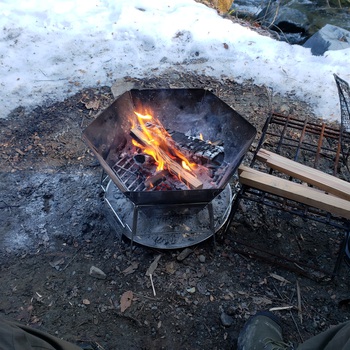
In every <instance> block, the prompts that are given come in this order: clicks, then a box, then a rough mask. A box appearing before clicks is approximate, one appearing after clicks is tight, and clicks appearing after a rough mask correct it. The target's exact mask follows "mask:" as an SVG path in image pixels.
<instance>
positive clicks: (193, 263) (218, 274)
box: [0, 71, 350, 350]
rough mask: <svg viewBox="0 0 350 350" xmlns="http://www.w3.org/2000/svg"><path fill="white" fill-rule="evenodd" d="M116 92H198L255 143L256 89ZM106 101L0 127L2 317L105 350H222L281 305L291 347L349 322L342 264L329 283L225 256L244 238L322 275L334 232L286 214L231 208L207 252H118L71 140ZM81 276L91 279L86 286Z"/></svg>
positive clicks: (71, 102) (88, 93) (119, 244)
mask: <svg viewBox="0 0 350 350" xmlns="http://www.w3.org/2000/svg"><path fill="white" fill-rule="evenodd" d="M126 83H128V84H132V85H134V86H135V87H136V88H139V87H140V88H142V87H147V88H160V87H163V88H164V87H171V88H175V87H199V88H201V87H202V88H207V89H210V90H211V91H213V92H214V93H215V94H216V95H217V96H218V97H220V98H221V99H222V100H224V101H225V102H226V103H228V104H229V105H230V106H231V107H232V108H234V109H235V110H236V111H237V112H239V113H240V114H241V115H242V116H244V117H245V118H246V119H247V120H249V121H250V122H251V123H252V124H253V125H254V126H256V127H257V129H258V135H257V139H258V138H259V136H260V131H261V128H262V125H263V123H264V122H265V119H266V117H267V115H268V111H269V108H270V104H269V98H268V92H267V90H266V89H265V88H260V87H257V86H254V85H252V84H245V85H240V84H237V83H235V82H233V81H230V80H228V79H226V80H225V79H224V80H223V81H222V82H219V81H217V80H215V79H212V78H209V77H205V76H199V75H195V74H183V73H181V72H175V71H173V72H168V73H167V74H164V75H162V77H161V78H159V77H157V78H154V79H148V80H137V79H125V81H124V82H120V86H123V84H126ZM112 100H113V96H112V93H111V91H110V89H109V88H107V87H104V88H100V89H85V90H82V91H81V92H80V93H78V94H76V95H75V96H73V97H71V98H68V99H66V100H65V101H62V102H59V103H55V104H53V105H48V106H38V107H37V108H35V109H34V110H25V109H23V108H21V107H18V108H16V109H15V110H14V111H13V113H12V114H11V116H10V117H9V118H8V119H2V120H0V135H1V136H0V159H1V162H0V171H1V182H0V187H1V198H0V220H1V223H2V225H1V228H0V250H1V257H0V259H1V294H0V308H1V314H2V315H3V316H5V317H9V318H12V319H15V320H18V321H20V322H23V323H24V324H27V325H31V326H33V327H36V328H39V329H41V330H45V331H48V332H50V333H51V334H55V335H57V336H58V337H61V338H64V339H66V340H69V341H72V342H77V341H85V342H91V344H92V345H93V346H94V347H95V349H105V350H107V349H109V350H114V349H144V350H146V349H191V350H194V349H201V350H203V349H204V350H205V349H208V350H209V349H210V350H214V349H235V348H236V341H237V337H238V334H239V331H240V330H241V328H242V327H243V325H244V323H245V321H246V320H247V319H248V318H249V316H250V315H253V314H254V313H255V312H256V311H258V310H266V309H270V308H282V307H286V308H285V309H282V310H279V311H275V313H276V314H277V315H278V316H279V317H280V318H281V320H282V323H283V328H284V331H285V336H286V338H287V339H289V340H291V341H293V342H296V343H299V342H301V341H303V340H306V339H307V338H309V337H311V336H312V335H314V334H316V333H318V332H320V331H322V330H325V329H327V328H328V327H330V326H332V325H335V324H338V323H339V322H343V321H346V320H348V319H349V316H350V313H349V312H350V295H349V282H348V276H349V269H348V267H347V266H346V264H345V263H343V264H342V265H341V269H340V273H339V276H338V277H337V278H336V279H335V280H330V279H329V278H328V277H327V275H324V274H322V273H321V272H319V271H311V272H310V273H309V274H308V275H307V276H305V275H303V274H300V273H298V272H296V271H293V269H289V268H286V267H285V266H284V264H283V261H282V262H281V263H279V262H275V263H269V262H267V261H265V260H263V259H258V258H257V257H256V256H255V255H254V254H243V253H241V252H238V250H237V245H236V243H235V239H237V238H244V239H246V240H247V241H249V242H254V243H255V244H256V245H258V246H259V248H260V249H261V250H262V251H274V252H279V253H281V254H282V255H284V256H294V257H295V256H296V257H299V256H300V257H302V258H304V259H309V260H311V261H314V260H316V259H317V260H318V262H319V266H320V268H321V267H322V268H328V270H331V269H332V267H333V266H334V263H335V260H336V254H337V249H338V247H339V243H340V241H341V238H342V235H343V232H341V231H338V230H337V229H334V228H330V227H327V226H322V225H321V224H316V223H313V222H310V221H303V220H302V219H300V218H297V217H293V216H291V215H290V214H286V213H280V212H277V211H274V210H272V209H267V208H264V207H259V206H257V205H255V204H252V203H242V205H241V206H240V208H239V210H238V212H237V213H236V215H235V217H234V220H233V222H232V224H231V226H230V228H229V230H228V232H227V233H226V234H225V235H223V234H222V233H221V232H219V233H218V237H217V242H216V248H215V249H214V244H213V240H212V239H209V240H207V241H205V242H202V243H200V244H198V245H196V246H193V247H191V251H190V252H189V255H188V256H187V257H185V258H184V259H183V260H181V256H180V253H181V252H182V249H179V250H157V249H153V248H147V247H144V246H141V245H135V246H134V250H133V253H132V254H130V244H129V241H128V240H126V239H121V238H120V234H118V232H121V231H120V228H118V227H113V228H112V227H110V225H109V222H108V220H107V217H106V215H107V214H106V213H107V209H106V207H105V204H104V199H103V191H102V189H101V188H100V186H99V184H100V176H101V166H100V165H99V163H98V162H97V161H96V159H95V158H94V156H93V155H92V153H91V152H90V151H89V149H88V147H87V146H86V145H85V144H84V143H83V141H82V139H81V133H82V130H83V129H84V128H85V127H86V126H87V125H88V124H89V123H90V122H91V121H92V120H93V119H94V118H95V117H96V115H97V114H98V113H99V112H100V111H101V110H103V109H104V108H105V107H107V106H108V105H109V104H110V103H111V102H112ZM272 106H273V108H274V110H275V111H277V112H281V113H284V114H288V113H290V114H292V115H295V116H299V117H300V118H304V117H306V116H309V117H310V116H311V113H310V112H309V108H308V106H305V105H303V104H301V103H299V102H298V101H296V100H295V99H294V98H293V96H290V97H284V98H282V97H281V96H278V95H276V96H274V97H273V99H272ZM255 145H256V141H254V143H253V145H252V147H254V146H255ZM301 236H302V237H303V241H302V242H301V243H300V242H299V245H298V246H296V245H295V241H296V237H301ZM159 256H160V257H159ZM157 257H158V258H159V261H158V264H157V266H155V265H154V264H153V265H151V264H152V262H154V260H155V259H156V258H157ZM91 267H97V268H98V269H100V270H102V271H103V273H104V274H101V272H100V274H97V275H96V274H93V275H91V274H90V269H91ZM148 269H152V270H154V271H153V274H152V281H153V287H154V291H153V288H152V283H151V279H150V277H149V276H148V275H147V274H146V272H147V270H148ZM154 292H155V293H154Z"/></svg>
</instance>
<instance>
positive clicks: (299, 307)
mask: <svg viewBox="0 0 350 350" xmlns="http://www.w3.org/2000/svg"><path fill="white" fill-rule="evenodd" d="M297 298H298V316H299V320H300V323H301V324H303V314H302V312H301V296H300V286H299V281H298V280H297Z"/></svg>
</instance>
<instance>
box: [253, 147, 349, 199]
mask: <svg viewBox="0 0 350 350" xmlns="http://www.w3.org/2000/svg"><path fill="white" fill-rule="evenodd" d="M257 159H259V160H260V161H262V162H264V163H266V164H267V165H268V166H269V167H271V168H272V169H275V170H278V171H280V172H281V173H284V174H287V175H290V176H292V177H295V178H296V179H299V180H302V181H305V182H307V183H308V184H310V185H313V186H316V187H318V188H320V189H321V190H324V191H326V192H328V193H332V194H334V195H336V196H338V197H339V198H343V199H346V200H350V184H349V183H348V182H346V181H344V180H340V179H338V178H337V177H335V176H333V175H329V174H326V173H324V172H322V171H320V170H317V169H314V168H311V167H309V166H306V165H303V164H300V163H298V162H295V161H293V160H290V159H288V158H285V157H282V156H280V155H278V154H276V153H273V152H270V151H268V150H265V149H261V150H259V152H258V154H257Z"/></svg>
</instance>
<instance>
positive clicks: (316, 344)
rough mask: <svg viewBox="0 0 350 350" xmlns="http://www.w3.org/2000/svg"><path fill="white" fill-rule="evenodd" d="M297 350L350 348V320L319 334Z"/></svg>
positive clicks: (345, 349) (349, 349)
mask: <svg viewBox="0 0 350 350" xmlns="http://www.w3.org/2000/svg"><path fill="white" fill-rule="evenodd" d="M297 350H350V321H349V322H345V323H341V324H340V325H337V326H334V327H332V328H330V329H328V330H327V331H324V332H322V333H320V334H317V335H316V336H314V337H312V338H310V339H308V340H307V341H306V342H304V343H303V344H301V345H299V346H298V348H297Z"/></svg>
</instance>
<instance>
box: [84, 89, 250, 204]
mask: <svg viewBox="0 0 350 350" xmlns="http://www.w3.org/2000/svg"><path fill="white" fill-rule="evenodd" d="M145 110H150V111H151V112H152V114H153V115H154V116H156V117H157V118H158V119H159V120H160V122H161V123H162V124H163V126H164V127H165V128H167V129H171V130H173V131H178V132H181V133H184V134H186V135H190V136H197V137H198V135H199V134H200V133H201V134H203V135H204V139H205V140H211V141H216V140H220V141H222V142H223V146H224V153H225V156H224V162H225V163H226V164H227V168H226V169H225V173H224V175H223V177H222V178H221V180H220V181H219V183H218V184H216V185H214V188H210V189H189V190H177V191H175V190H174V191H129V190H128V189H127V188H126V186H125V184H124V183H123V182H122V181H121V179H120V178H119V177H118V175H117V174H116V173H115V172H114V171H113V166H114V165H115V164H116V163H117V161H118V160H119V159H120V156H121V152H122V151H124V150H125V149H126V147H127V145H131V136H130V128H131V122H130V120H134V121H135V122H136V115H135V113H134V111H145ZM255 135H256V129H255V128H254V127H253V126H252V125H251V124H250V123H249V122H248V121H246V120H245V119H244V118H243V117H242V116H241V115H240V114H238V113H237V112H236V111H234V110H233V109H232V108H231V107H230V106H228V105H227V104H226V103H224V102H223V101H222V100H220V99H219V98H218V97H217V96H215V95H214V94H212V93H211V92H209V91H207V90H204V89H145V90H137V89H133V90H130V91H127V92H125V93H124V94H122V95H121V96H119V97H118V98H117V99H116V100H115V101H114V102H113V103H112V104H111V105H110V106H109V107H108V108H107V109H106V110H104V111H103V112H102V113H101V114H100V115H99V116H98V117H97V118H96V119H95V120H94V121H93V122H92V123H91V124H90V125H89V126H88V127H87V128H86V129H85V130H84V131H83V139H84V140H85V142H86V143H87V145H88V146H89V147H90V148H91V149H92V151H93V152H94V154H95V155H96V157H97V159H98V160H99V162H100V164H101V165H102V167H103V168H104V170H105V171H106V173H107V174H108V175H109V177H110V178H111V180H112V181H113V182H114V183H115V184H116V185H117V187H118V188H119V189H120V190H121V191H122V192H123V193H124V194H125V195H126V196H127V197H128V198H129V199H130V200H131V201H132V202H133V203H135V204H136V205H148V204H150V205H156V204H180V203H181V204H185V203H203V204H206V203H209V202H210V201H212V200H213V199H214V198H215V197H216V196H217V195H218V194H219V193H220V192H221V191H222V190H223V189H224V188H225V186H226V185H227V183H228V182H229V180H230V179H231V177H232V175H233V174H234V172H235V171H236V169H237V168H238V166H239V165H240V163H241V161H242V159H243V156H244V155H245V153H246V152H247V151H248V149H249V147H250V145H251V143H252V142H253V140H254V138H255Z"/></svg>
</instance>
